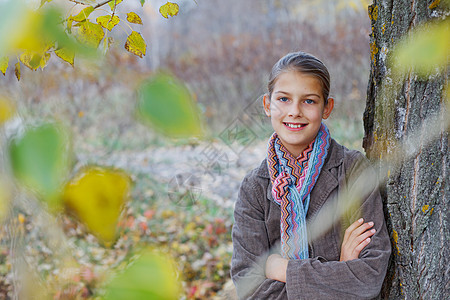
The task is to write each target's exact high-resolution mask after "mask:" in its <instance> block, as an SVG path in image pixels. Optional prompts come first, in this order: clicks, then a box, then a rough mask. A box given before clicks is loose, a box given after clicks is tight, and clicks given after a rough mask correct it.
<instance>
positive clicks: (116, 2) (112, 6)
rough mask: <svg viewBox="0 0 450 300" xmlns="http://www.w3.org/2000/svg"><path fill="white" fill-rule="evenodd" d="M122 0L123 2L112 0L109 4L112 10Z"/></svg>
mask: <svg viewBox="0 0 450 300" xmlns="http://www.w3.org/2000/svg"><path fill="white" fill-rule="evenodd" d="M120 2H122V0H112V1H111V2H109V3H108V4H109V7H110V8H111V10H114V7H115V6H117V5H118V4H119V3H120Z"/></svg>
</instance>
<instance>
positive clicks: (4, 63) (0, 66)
mask: <svg viewBox="0 0 450 300" xmlns="http://www.w3.org/2000/svg"><path fill="white" fill-rule="evenodd" d="M8 64H9V57H8V56H5V57H2V58H0V71H1V72H2V73H3V75H5V74H6V69H8Z"/></svg>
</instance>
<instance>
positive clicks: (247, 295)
mask: <svg viewBox="0 0 450 300" xmlns="http://www.w3.org/2000/svg"><path fill="white" fill-rule="evenodd" d="M368 168H370V165H369V163H368V161H367V159H366V158H365V157H364V156H363V155H362V154H361V153H360V152H358V151H354V150H348V149H347V148H345V147H343V146H341V145H339V144H338V143H336V142H335V141H334V140H332V142H331V145H330V150H329V153H328V157H327V159H326V161H325V164H324V166H323V168H322V171H321V173H320V175H319V178H318V180H317V182H316V185H315V187H314V189H313V190H312V191H311V198H310V204H309V209H308V213H307V216H306V220H307V222H308V223H310V222H311V221H312V220H314V218H315V217H317V214H318V212H319V211H320V209H321V208H322V207H323V206H324V204H325V203H326V202H327V201H332V200H331V199H335V197H336V196H337V195H338V194H339V193H342V192H343V191H344V189H351V188H352V182H354V179H357V178H358V175H359V174H360V173H361V172H362V171H364V170H367V169H368ZM373 175H374V176H375V177H374V178H376V175H375V173H373ZM374 182H375V180H374ZM353 187H354V186H353ZM271 189H272V184H271V182H270V177H269V172H268V168H267V162H266V160H264V161H263V162H262V163H261V165H260V166H259V167H258V168H256V169H254V170H253V171H251V172H250V173H249V174H247V176H246V177H245V178H244V180H243V181H242V184H241V187H240V191H239V196H238V200H237V202H236V206H235V211H234V219H235V223H234V225H233V232H232V235H233V257H232V261H231V276H232V279H233V282H234V284H235V285H236V288H237V293H238V295H239V298H240V299H264V300H265V299H371V298H374V297H376V296H377V295H378V294H379V292H380V289H381V285H382V283H383V280H384V277H385V274H386V269H387V264H388V260H389V256H390V253H391V244H390V241H389V236H388V233H387V230H386V224H385V220H384V215H383V207H382V201H381V197H380V193H379V191H378V188H377V185H376V184H373V185H369V186H368V188H367V189H368V190H367V191H366V192H367V193H366V195H365V196H364V199H362V201H361V204H360V205H357V206H356V207H354V209H353V210H349V211H348V212H347V213H346V214H344V215H343V216H341V217H340V218H339V221H338V222H336V223H335V224H334V225H333V226H332V227H331V229H329V230H328V231H327V232H326V233H325V234H323V235H321V236H320V237H319V238H317V239H315V240H313V241H309V257H310V258H308V259H304V260H289V263H288V267H287V273H286V281H287V282H286V283H283V282H279V281H276V280H271V279H267V278H266V276H265V272H264V269H265V262H266V259H267V257H268V256H269V255H270V254H272V253H279V242H280V215H281V212H280V207H279V205H277V204H276V203H275V202H274V201H273V198H272V194H271ZM338 205H339V204H338ZM359 217H363V218H364V220H365V222H368V221H373V222H374V223H375V225H374V228H375V229H376V233H375V235H374V236H373V237H372V239H371V242H370V243H369V244H368V245H367V246H366V247H365V248H364V249H363V250H362V251H361V253H360V256H359V258H358V259H355V260H351V261H347V262H340V261H339V257H340V249H341V244H342V239H343V236H344V230H345V229H346V228H347V227H348V226H349V225H350V224H351V223H353V222H354V221H356V220H357V219H358V218H359Z"/></svg>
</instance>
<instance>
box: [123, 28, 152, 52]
mask: <svg viewBox="0 0 450 300" xmlns="http://www.w3.org/2000/svg"><path fill="white" fill-rule="evenodd" d="M146 48H147V45H146V44H145V41H144V39H143V38H142V36H141V35H140V34H139V33H138V32H136V31H133V32H132V33H131V34H130V35H129V36H128V38H127V41H126V43H125V49H126V50H127V51H129V52H131V53H133V54H134V55H137V56H139V57H140V58H142V56H144V55H145V50H146Z"/></svg>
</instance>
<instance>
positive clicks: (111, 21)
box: [97, 15, 120, 31]
mask: <svg viewBox="0 0 450 300" xmlns="http://www.w3.org/2000/svg"><path fill="white" fill-rule="evenodd" d="M119 22H120V19H119V17H118V16H116V15H114V16H113V17H112V18H111V16H110V15H107V16H100V17H98V18H97V23H98V24H100V25H102V27H103V28H106V29H108V30H109V31H111V30H112V29H113V28H114V26H116V25H117V24H119Z"/></svg>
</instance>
